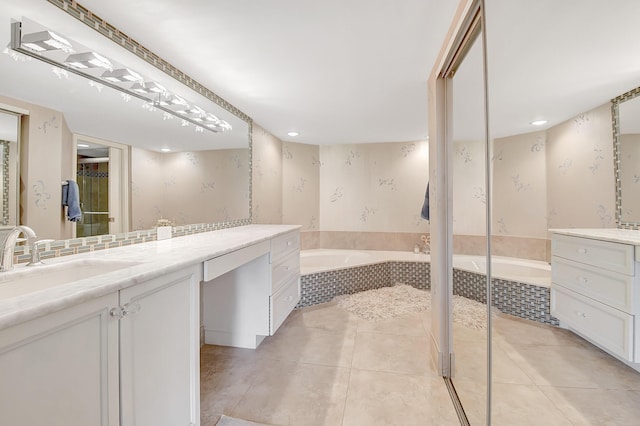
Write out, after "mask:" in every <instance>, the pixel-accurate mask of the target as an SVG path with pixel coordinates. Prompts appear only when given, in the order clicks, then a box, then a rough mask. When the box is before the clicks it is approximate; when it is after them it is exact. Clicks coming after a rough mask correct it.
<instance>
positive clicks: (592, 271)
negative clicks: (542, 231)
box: [551, 230, 640, 369]
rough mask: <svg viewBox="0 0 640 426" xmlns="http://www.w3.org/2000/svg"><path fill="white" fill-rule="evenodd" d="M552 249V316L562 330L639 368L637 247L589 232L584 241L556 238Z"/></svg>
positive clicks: (639, 292) (553, 238)
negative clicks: (566, 328)
mask: <svg viewBox="0 0 640 426" xmlns="http://www.w3.org/2000/svg"><path fill="white" fill-rule="evenodd" d="M619 231H624V230H619ZM551 250H552V258H551V274H552V276H551V278H552V284H551V314H552V315H554V316H555V317H557V318H558V319H559V320H560V322H561V325H562V326H566V327H568V328H569V329H571V330H573V331H575V332H576V333H578V334H580V335H581V336H583V337H585V338H586V339H588V340H589V341H591V342H592V343H594V344H596V345H597V346H599V347H601V348H602V349H603V350H605V351H607V352H609V353H610V354H612V355H614V356H616V357H617V358H619V359H620V360H622V361H624V362H625V363H627V364H628V365H630V366H632V367H633V368H635V369H639V368H640V364H637V363H639V362H640V325H636V321H635V320H636V317H638V315H639V314H640V298H639V297H640V267H639V262H638V261H637V259H636V250H638V249H637V247H636V245H635V244H633V243H632V242H621V241H616V240H613V241H611V240H608V239H604V238H598V235H597V234H596V235H590V234H589V233H587V232H586V231H585V235H584V236H581V235H565V234H559V233H554V234H553V235H552V241H551Z"/></svg>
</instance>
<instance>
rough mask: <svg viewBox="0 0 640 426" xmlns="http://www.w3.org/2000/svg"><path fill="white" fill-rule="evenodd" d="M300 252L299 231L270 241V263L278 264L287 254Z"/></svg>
mask: <svg viewBox="0 0 640 426" xmlns="http://www.w3.org/2000/svg"><path fill="white" fill-rule="evenodd" d="M293 251H300V231H292V232H288V233H286V234H283V235H278V236H277V237H274V238H272V239H271V263H278V262H280V260H282V259H283V258H284V257H286V256H287V255H288V254H289V253H292V252H293Z"/></svg>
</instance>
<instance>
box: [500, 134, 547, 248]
mask: <svg viewBox="0 0 640 426" xmlns="http://www.w3.org/2000/svg"><path fill="white" fill-rule="evenodd" d="M546 164H547V162H546V132H544V131H541V132H533V133H527V134H524V135H516V136H510V137H507V138H500V139H496V140H495V141H494V142H493V158H492V165H493V194H492V196H493V218H492V222H493V224H492V226H493V234H494V235H510V236H518V237H534V238H547V176H546V167H547V166H546Z"/></svg>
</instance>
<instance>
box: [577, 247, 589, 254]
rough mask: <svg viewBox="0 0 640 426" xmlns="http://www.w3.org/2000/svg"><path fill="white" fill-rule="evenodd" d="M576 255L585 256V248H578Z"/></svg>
mask: <svg viewBox="0 0 640 426" xmlns="http://www.w3.org/2000/svg"><path fill="white" fill-rule="evenodd" d="M578 253H580V254H587V249H586V248H584V247H580V248H579V249H578Z"/></svg>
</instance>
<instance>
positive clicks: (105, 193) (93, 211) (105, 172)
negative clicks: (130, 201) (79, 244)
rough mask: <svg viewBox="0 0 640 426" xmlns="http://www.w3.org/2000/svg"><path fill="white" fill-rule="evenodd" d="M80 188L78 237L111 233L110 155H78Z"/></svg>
mask: <svg viewBox="0 0 640 426" xmlns="http://www.w3.org/2000/svg"><path fill="white" fill-rule="evenodd" d="M77 175H78V188H79V189H80V209H81V210H82V221H81V222H78V223H77V224H76V236H77V237H90V236H93V235H103V234H108V233H109V157H94V158H91V157H81V156H80V155H78V173H77Z"/></svg>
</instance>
